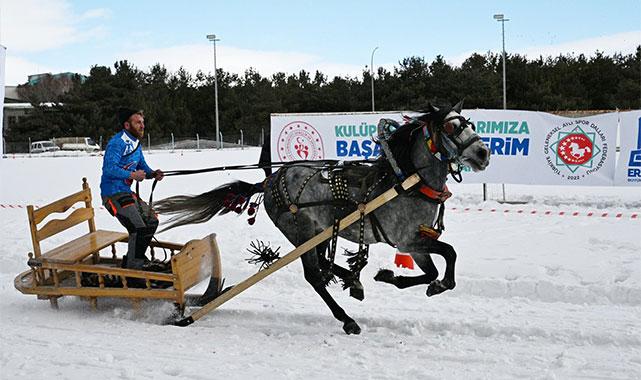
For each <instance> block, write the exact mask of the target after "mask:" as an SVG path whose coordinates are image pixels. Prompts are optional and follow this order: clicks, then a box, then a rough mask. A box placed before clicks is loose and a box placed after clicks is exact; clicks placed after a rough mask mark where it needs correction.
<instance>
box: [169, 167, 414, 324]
mask: <svg viewBox="0 0 641 380" xmlns="http://www.w3.org/2000/svg"><path fill="white" fill-rule="evenodd" d="M419 181H420V178H419V176H418V174H414V175H412V176H410V177H409V178H407V179H406V180H405V181H403V183H402V187H403V189H404V190H407V189H409V188H411V187H412V186H414V185H415V184H417V183H418V182H419ZM397 195H398V192H397V191H396V189H395V188H391V189H389V190H387V191H386V192H384V193H383V194H381V195H379V196H378V197H376V198H375V199H373V200H371V201H370V202H369V203H367V204H366V205H365V214H369V213H370V212H372V211H374V210H376V209H377V208H378V207H380V206H382V205H384V204H385V203H387V202H389V201H391V200H392V199H394V198H396V196H397ZM360 217H361V212H360V211H359V210H356V211H354V212H352V213H351V214H349V215H347V216H346V217H345V218H343V219H341V221H340V224H339V227H338V229H339V231H342V230H344V229H345V228H347V227H349V226H350V225H351V224H353V223H354V222H356V221H357V220H359V219H360ZM331 236H332V227H329V228H327V229H326V230H325V231H323V232H321V233H319V234H318V235H316V236H314V237H313V238H311V239H309V240H307V241H306V242H304V243H303V244H301V245H300V246H298V247H296V248H295V249H294V250H293V251H291V252H289V253H288V254H287V255H285V256H283V257H281V258H280V259H278V260H277V261H275V262H274V263H273V264H272V265H270V266H269V267H268V268H267V269H264V270H261V271H260V272H258V273H256V274H254V275H252V276H251V277H249V278H248V279H246V280H245V281H243V282H241V283H239V284H238V285H236V286H234V287H233V288H231V289H230V290H228V291H227V292H225V293H223V294H221V295H220V296H218V297H217V298H215V299H214V300H212V301H211V302H209V303H207V304H205V305H204V306H203V307H202V308H200V309H198V310H196V311H195V312H194V313H192V314H191V315H189V316H188V317H186V318H184V319H182V320H180V321H177V322H176V325H179V326H187V325H190V324H192V323H194V322H195V321H197V320H198V319H200V318H202V317H203V316H204V315H205V314H207V313H209V312H210V311H212V310H214V309H216V308H217V307H219V306H220V305H222V304H224V303H225V302H227V301H229V300H230V299H232V298H234V297H236V296H237V295H239V294H240V293H242V292H243V291H245V290H247V289H248V288H249V287H251V286H252V285H254V284H256V283H257V282H258V281H260V280H262V279H264V278H265V277H267V276H269V275H270V274H272V273H274V272H276V271H277V270H279V269H281V268H283V267H284V266H286V265H288V264H290V263H291V262H292V261H294V260H296V259H297V258H299V257H300V256H302V255H303V254H304V253H305V252H307V251H309V250H311V249H312V248H315V247H316V246H317V245H319V244H321V243H322V242H324V241H325V240H327V239H329V238H330V237H331Z"/></svg>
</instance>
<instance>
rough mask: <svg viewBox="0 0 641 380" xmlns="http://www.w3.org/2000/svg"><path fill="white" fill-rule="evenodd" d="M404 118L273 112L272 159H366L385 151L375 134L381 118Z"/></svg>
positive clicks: (382, 114)
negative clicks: (374, 139) (377, 142)
mask: <svg viewBox="0 0 641 380" xmlns="http://www.w3.org/2000/svg"><path fill="white" fill-rule="evenodd" d="M383 118H388V119H394V120H398V121H400V120H401V119H402V116H401V113H398V112H396V113H376V112H367V113H342V114H338V113H336V114H273V115H272V116H271V133H270V143H271V155H272V162H285V161H297V160H325V159H328V160H363V159H368V158H371V157H377V156H379V155H380V154H381V152H380V147H379V146H378V145H377V144H376V143H374V141H373V140H372V137H373V136H374V137H375V136H377V132H376V129H377V126H378V122H379V120H381V119H383Z"/></svg>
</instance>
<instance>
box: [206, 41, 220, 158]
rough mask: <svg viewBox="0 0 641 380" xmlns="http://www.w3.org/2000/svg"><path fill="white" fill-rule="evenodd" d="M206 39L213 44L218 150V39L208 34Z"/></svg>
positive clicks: (217, 140)
mask: <svg viewBox="0 0 641 380" xmlns="http://www.w3.org/2000/svg"><path fill="white" fill-rule="evenodd" d="M207 39H208V40H209V41H211V42H213V43H214V99H215V103H216V142H218V148H220V140H219V137H218V136H220V134H219V128H218V73H217V72H216V41H220V39H218V38H216V35H215V34H208V35H207Z"/></svg>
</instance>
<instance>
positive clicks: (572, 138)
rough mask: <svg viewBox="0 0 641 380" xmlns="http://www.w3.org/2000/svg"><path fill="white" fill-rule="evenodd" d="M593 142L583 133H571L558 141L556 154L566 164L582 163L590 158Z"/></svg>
mask: <svg viewBox="0 0 641 380" xmlns="http://www.w3.org/2000/svg"><path fill="white" fill-rule="evenodd" d="M593 147H594V146H593V144H592V141H590V139H589V138H588V137H587V136H586V135H584V134H571V135H568V136H566V137H565V138H564V139H563V140H561V142H560V143H559V149H558V151H557V154H558V155H559V158H561V160H563V162H565V163H566V164H568V165H583V164H585V163H586V162H587V161H588V160H590V159H591V158H592V150H593Z"/></svg>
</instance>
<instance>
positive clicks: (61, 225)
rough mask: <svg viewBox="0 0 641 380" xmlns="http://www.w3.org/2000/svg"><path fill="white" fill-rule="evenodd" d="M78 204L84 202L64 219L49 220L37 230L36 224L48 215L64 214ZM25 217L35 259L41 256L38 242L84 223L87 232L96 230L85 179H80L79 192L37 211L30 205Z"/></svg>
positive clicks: (89, 190)
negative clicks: (27, 220)
mask: <svg viewBox="0 0 641 380" xmlns="http://www.w3.org/2000/svg"><path fill="white" fill-rule="evenodd" d="M78 202H84V204H85V205H84V207H80V208H77V209H76V210H75V211H73V212H72V213H71V214H69V215H68V216H67V217H66V218H64V219H53V220H50V221H49V222H47V223H46V224H45V225H44V226H43V227H42V228H40V229H38V224H40V223H41V222H42V221H44V220H45V219H46V218H47V217H48V216H49V215H51V214H53V213H64V212H66V211H67V210H69V209H70V208H71V207H72V206H73V205H75V204H76V203H78ZM27 215H28V217H29V227H30V229H31V241H32V242H33V253H34V255H35V258H38V257H40V255H41V254H42V252H41V249H40V242H41V241H42V240H44V239H46V238H48V237H51V236H53V235H55V234H57V233H59V232H62V231H64V230H66V229H68V228H71V227H73V226H75V225H77V224H80V223H82V222H85V221H87V222H88V224H89V232H94V231H95V230H96V224H95V222H94V209H93V207H91V189H90V188H89V184H88V183H87V178H83V179H82V190H81V191H79V192H77V193H74V194H71V195H69V196H66V197H64V198H62V199H58V200H57V201H55V202H53V203H50V204H48V205H46V206H43V207H40V208H39V209H35V208H34V207H33V206H32V205H29V206H27Z"/></svg>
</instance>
